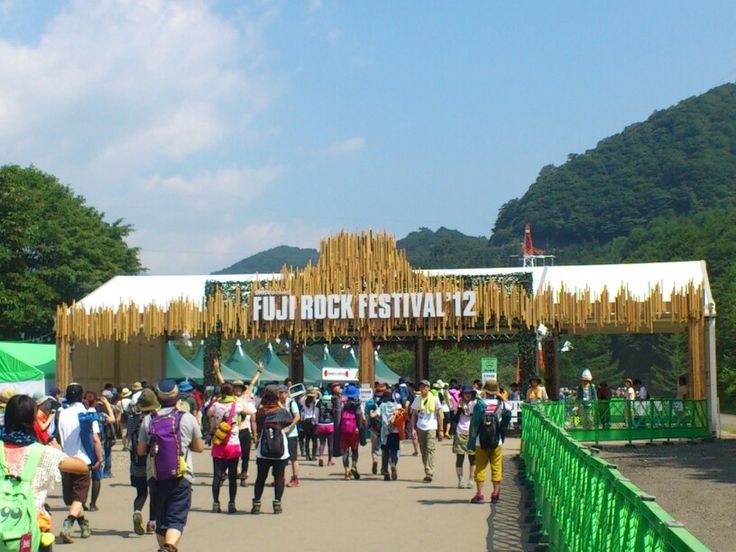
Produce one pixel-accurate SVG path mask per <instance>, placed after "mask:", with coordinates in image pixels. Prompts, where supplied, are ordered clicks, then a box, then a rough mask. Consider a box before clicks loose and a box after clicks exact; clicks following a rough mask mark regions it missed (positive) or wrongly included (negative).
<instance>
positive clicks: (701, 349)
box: [687, 322, 706, 399]
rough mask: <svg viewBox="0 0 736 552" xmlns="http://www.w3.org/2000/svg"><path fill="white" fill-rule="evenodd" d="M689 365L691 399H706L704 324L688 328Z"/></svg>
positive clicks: (696, 324) (691, 325) (697, 323)
mask: <svg viewBox="0 0 736 552" xmlns="http://www.w3.org/2000/svg"><path fill="white" fill-rule="evenodd" d="M687 341H688V365H689V372H690V373H689V375H690V398H691V399H705V398H706V374H705V366H706V364H705V350H706V343H705V326H704V324H703V323H702V322H691V323H690V324H688V327H687Z"/></svg>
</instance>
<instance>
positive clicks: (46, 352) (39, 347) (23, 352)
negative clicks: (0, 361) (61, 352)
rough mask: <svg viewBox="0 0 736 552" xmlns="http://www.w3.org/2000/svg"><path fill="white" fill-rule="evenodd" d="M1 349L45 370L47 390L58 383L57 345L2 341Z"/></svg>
mask: <svg viewBox="0 0 736 552" xmlns="http://www.w3.org/2000/svg"><path fill="white" fill-rule="evenodd" d="M0 351H4V352H6V353H8V354H9V355H10V356H13V357H15V358H17V359H18V360H21V361H23V362H24V363H25V364H28V365H30V366H33V367H34V368H35V369H36V370H40V371H41V372H43V377H44V380H45V385H46V389H47V390H48V389H51V388H52V387H54V386H55V385H56V345H54V344H47V343H20V342H17V341H1V342H0Z"/></svg>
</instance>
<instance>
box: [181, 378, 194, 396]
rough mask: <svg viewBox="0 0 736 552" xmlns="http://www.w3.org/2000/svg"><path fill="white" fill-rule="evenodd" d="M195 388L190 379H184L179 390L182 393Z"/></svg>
mask: <svg viewBox="0 0 736 552" xmlns="http://www.w3.org/2000/svg"><path fill="white" fill-rule="evenodd" d="M193 389H194V386H193V385H192V384H191V383H190V382H189V380H184V381H182V382H181V383H180V384H179V391H181V392H182V393H189V392H190V391H192V390H193Z"/></svg>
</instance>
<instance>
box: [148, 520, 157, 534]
mask: <svg viewBox="0 0 736 552" xmlns="http://www.w3.org/2000/svg"><path fill="white" fill-rule="evenodd" d="M155 532H156V522H155V521H153V520H151V521H149V522H148V523H146V535H153V534H154V533H155Z"/></svg>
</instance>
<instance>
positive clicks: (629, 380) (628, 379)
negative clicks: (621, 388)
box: [624, 378, 634, 385]
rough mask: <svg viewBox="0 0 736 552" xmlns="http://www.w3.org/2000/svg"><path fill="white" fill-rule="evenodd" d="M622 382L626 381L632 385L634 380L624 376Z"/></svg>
mask: <svg viewBox="0 0 736 552" xmlns="http://www.w3.org/2000/svg"><path fill="white" fill-rule="evenodd" d="M624 383H628V384H629V385H634V381H633V380H632V379H631V378H626V379H625V380H624Z"/></svg>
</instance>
